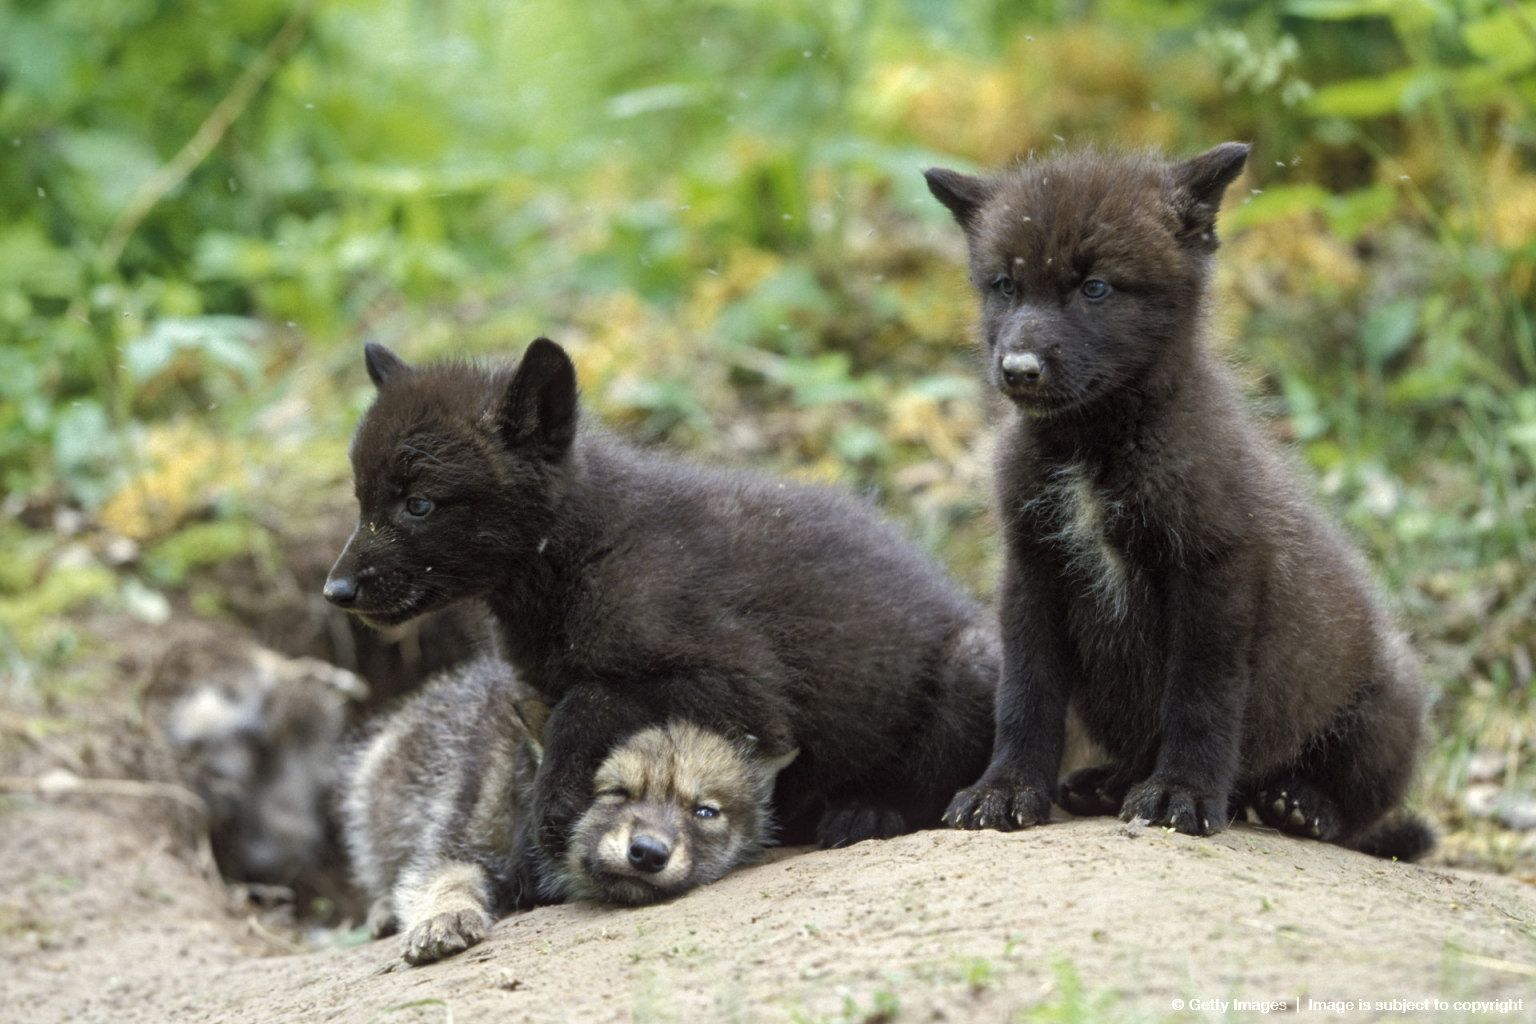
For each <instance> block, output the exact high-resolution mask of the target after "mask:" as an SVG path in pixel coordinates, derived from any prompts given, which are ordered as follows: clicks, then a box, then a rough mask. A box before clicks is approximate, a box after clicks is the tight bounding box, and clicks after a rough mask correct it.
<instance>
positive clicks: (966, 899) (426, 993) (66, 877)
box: [0, 800, 1536, 1024]
mask: <svg viewBox="0 0 1536 1024" xmlns="http://www.w3.org/2000/svg"><path fill="white" fill-rule="evenodd" d="M150 833H151V830H150V829H149V828H148V826H147V825H145V824H144V823H142V822H134V821H132V820H130V819H128V818H127V817H124V816H119V815H116V814H114V813H108V812H107V811H106V810H103V809H89V808H85V807H81V806H79V805H73V806H65V805H53V806H50V805H46V804H40V803H36V802H33V801H30V800H27V801H12V802H10V803H9V804H7V805H6V807H5V809H4V810H3V811H0V956H3V957H4V963H5V965H6V966H5V968H4V976H3V983H0V992H3V997H0V1019H3V1020H5V1021H18V1022H22V1021H25V1022H33V1021H71V1022H80V1024H84V1022H92V1021H113V1022H121V1024H130V1022H155V1024H160V1022H164V1021H221V1022H222V1021H241V1022H251V1024H259V1022H276V1021H333V1020H334V1021H365V1022H366V1021H390V1022H395V1021H399V1022H411V1021H430V1022H450V1021H451V1022H465V1021H481V1020H487V1021H489V1020H495V1021H534V1022H543V1021H583V1022H587V1021H591V1022H601V1021H620V1020H634V1021H669V1020H687V1021H726V1022H747V1021H862V1022H865V1024H882V1022H888V1021H898V1020H899V1021H972V1020H975V1021H1005V1020H1069V1021H1070V1020H1084V1021H1096V1020H1104V1019H1116V1020H1119V1019H1126V1018H1127V1017H1129V1018H1131V1019H1144V1020H1158V1021H1161V1020H1205V1019H1218V1018H1220V1017H1221V1016H1222V1014H1221V1013H1220V1012H1219V1010H1218V1009H1211V1010H1207V1009H1204V1008H1203V1007H1204V1005H1205V1004H1204V1003H1203V1002H1198V1001H1204V1000H1211V1001H1216V1000H1234V999H1244V1000H1253V1001H1274V1002H1278V1001H1285V1002H1286V1003H1288V1004H1289V1005H1288V1007H1287V1010H1288V1011H1289V1012H1290V1015H1292V1016H1305V1017H1308V1018H1310V1019H1318V1020H1321V1019H1328V1018H1336V1019H1345V1020H1368V1019H1399V1020H1401V1019H1426V1020H1428V1019H1434V1020H1442V1019H1443V1020H1463V1019H1465V1020H1474V1019H1476V1020H1493V1019H1505V1020H1532V1019H1536V887H1533V886H1531V885H1528V884H1523V883H1521V882H1519V881H1515V880H1511V879H1504V878H1498V877H1493V876H1484V875H1476V874H1471V873H1465V872H1459V871H1448V870H1444V869H1438V868H1423V867H1417V866H1410V865H1401V864H1391V863H1384V862H1381V861H1376V860H1372V859H1370V858H1368V857H1365V856H1362V855H1359V854H1354V853H1349V852H1347V851H1343V850H1339V849H1335V848H1332V847H1326V846H1321V845H1319V844H1315V843H1306V842H1302V841H1298V840H1292V839H1287V838H1284V837H1281V836H1278V835H1275V834H1272V833H1268V832H1264V831H1260V830H1257V829H1253V828H1248V827H1239V828H1237V829H1234V830H1232V831H1229V832H1227V833H1224V834H1222V835H1219V836H1217V837H1215V838H1212V839H1192V838H1189V837H1185V836H1180V835H1176V834H1170V833H1166V832H1163V831H1161V830H1151V831H1148V830H1133V829H1130V828H1129V827H1127V826H1123V825H1121V824H1120V823H1119V822H1112V821H1109V820H1074V821H1068V822H1059V823H1057V824H1054V825H1051V826H1049V827H1046V828H1039V829H1035V830H1032V831H1029V832H1024V833H1017V834H1014V835H1000V834H994V833H986V834H960V833H952V832H928V833H922V834H919V835H913V836H907V837H904V838H901V839H897V840H892V841H889V842H882V843H868V844H864V845H862V846H858V847H855V848H852V849H849V850H839V851H828V852H808V851H784V852H781V853H780V854H779V855H778V856H776V857H775V858H774V859H773V860H772V861H771V862H769V863H766V864H762V865H759V866H756V867H752V868H749V869H746V870H743V871H740V872H738V873H737V874H735V875H733V876H731V877H729V878H726V879H724V880H723V881H721V882H719V883H717V884H715V885H713V886H710V887H708V888H706V889H703V890H700V891H698V892H695V893H693V894H692V895H689V896H687V897H685V898H684V899H681V900H679V901H676V902H674V903H672V904H668V905H663V906H655V907H647V908H641V909H633V910H628V909H609V908H601V907H593V906H580V905H577V906H564V907H549V908H544V909H541V910H537V911H534V912H532V913H529V914H524V915H521V916H517V917H514V918H510V919H508V920H505V921H502V922H501V923H500V924H498V925H497V926H496V928H495V929H494V931H493V932H492V933H491V936H490V939H489V940H488V941H487V942H486V943H485V944H484V945H482V946H479V947H477V948H475V949H473V950H471V951H469V952H468V953H467V954H464V955H462V956H460V957H458V958H456V959H453V960H449V961H446V962H444V963H441V964H438V965H435V966H431V967H425V968H406V967H403V966H401V963H400V961H399V960H398V949H397V945H396V941H397V940H394V939H386V940H384V941H382V942H378V943H370V944H366V945H359V946H350V947H347V946H341V945H332V946H330V947H328V948H320V949H316V950H310V951H302V952H296V953H295V952H282V951H281V950H282V949H283V947H282V945H281V940H280V938H279V937H277V936H271V937H263V936H262V935H261V934H260V930H259V928H258V927H257V926H254V925H253V924H252V923H251V922H250V921H249V920H248V919H247V918H245V917H242V916H241V915H239V914H237V913H234V912H232V911H231V910H230V909H229V900H228V899H227V897H226V894H225V893H224V891H223V889H222V888H221V887H220V886H218V885H216V884H212V883H210V882H208V881H206V880H205V879H204V877H202V876H201V875H200V874H199V873H198V871H197V869H196V867H195V866H193V865H192V864H190V863H189V862H188V860H187V859H186V858H185V857H184V856H182V855H179V854H176V853H173V852H172V851H171V850H170V849H169V848H168V846H167V844H165V843H163V842H156V841H154V840H153V839H152V838H147V836H149V835H150ZM1393 999H1398V1000H1411V1001H1416V1000H1425V999H1430V1000H1434V999H1441V1000H1444V1001H1445V1003H1446V1008H1445V1009H1444V1010H1443V1011H1436V1010H1433V1009H1431V1010H1430V1011H1429V1012H1423V1011H1413V1012H1410V1013H1408V1014H1406V1015H1404V1014H1401V1013H1393V1012H1391V1011H1390V1010H1388V1009H1377V1008H1376V1007H1374V1006H1370V1007H1367V1008H1366V1009H1365V1010H1364V1011H1362V1010H1360V1009H1357V1008H1341V1007H1335V1008H1333V1009H1332V1010H1328V1009H1323V1008H1321V1007H1319V1006H1317V1005H1316V1004H1315V1003H1311V1002H1309V1000H1355V1001H1357V1003H1358V1001H1360V1000H1366V1001H1368V1002H1370V1003H1375V1002H1376V1001H1382V1002H1386V1001H1390V1000H1393ZM1494 999H1523V1000H1524V1004H1523V1009H1521V1008H1517V1007H1514V1006H1511V1007H1508V1008H1507V1010H1508V1012H1505V1013H1500V1012H1498V1011H1497V1008H1493V1012H1474V1011H1473V1010H1471V1009H1467V1008H1460V1009H1458V1008H1457V1006H1456V1003H1457V1002H1459V1001H1467V1000H1494ZM1175 1000H1184V1001H1185V1002H1184V1004H1183V1008H1182V1009H1176V1008H1175ZM1192 1006H1194V1007H1197V1008H1193V1009H1192V1008H1191V1007H1192ZM1298 1007H1299V1009H1298ZM1228 1016H1229V1017H1231V1018H1236V1019H1245V1020H1246V1019H1252V1020H1258V1019H1261V1018H1264V1016H1265V1015H1263V1014H1261V1013H1259V1012H1257V1011H1248V1012H1243V1013H1239V1012H1237V1011H1235V1010H1229V1012H1228ZM1265 1019H1267V1018H1265Z"/></svg>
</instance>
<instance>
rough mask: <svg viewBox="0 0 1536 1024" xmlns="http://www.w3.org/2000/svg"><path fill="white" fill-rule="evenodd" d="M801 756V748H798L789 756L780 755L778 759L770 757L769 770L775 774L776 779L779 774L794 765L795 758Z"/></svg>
mask: <svg viewBox="0 0 1536 1024" xmlns="http://www.w3.org/2000/svg"><path fill="white" fill-rule="evenodd" d="M799 756H800V748H799V747H796V748H795V749H793V750H791V751H790V752H789V753H787V754H780V755H779V756H778V757H770V758H769V759H768V761H767V767H768V770H769V771H770V772H772V773H773V774H774V777H777V776H778V774H779V772H781V771H783V770H784V769H785V768H788V767H789V766H790V765H791V764H793V763H794V760H795V758H797V757H799Z"/></svg>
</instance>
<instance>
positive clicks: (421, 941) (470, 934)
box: [405, 909, 491, 966]
mask: <svg viewBox="0 0 1536 1024" xmlns="http://www.w3.org/2000/svg"><path fill="white" fill-rule="evenodd" d="M490 928H491V916H490V915H489V914H487V913H486V912H485V911H483V910H478V909H470V910H454V911H449V912H447V913H443V914H434V915H432V916H431V917H429V918H427V919H426V920H425V921H423V922H421V923H420V924H418V925H417V926H416V927H414V928H412V929H411V933H410V934H409V935H407V936H406V937H405V960H406V962H407V963H410V964H414V965H417V966H420V965H421V964H430V963H434V962H435V961H438V960H441V959H443V958H444V957H448V956H453V954H455V953H462V952H463V951H464V950H466V949H468V948H469V947H470V946H473V945H474V944H475V943H477V942H479V941H480V940H481V939H483V938H485V933H486V932H488V931H490Z"/></svg>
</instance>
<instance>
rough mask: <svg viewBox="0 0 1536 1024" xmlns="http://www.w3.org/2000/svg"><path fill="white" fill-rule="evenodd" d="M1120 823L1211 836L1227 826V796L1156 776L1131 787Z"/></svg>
mask: <svg viewBox="0 0 1536 1024" xmlns="http://www.w3.org/2000/svg"><path fill="white" fill-rule="evenodd" d="M1120 820H1121V821H1130V822H1140V823H1141V824H1143V825H1167V826H1169V827H1171V828H1174V829H1177V830H1178V831H1180V832H1183V833H1184V834H1185V835H1191V836H1208V835H1211V834H1213V833H1216V832H1220V831H1221V830H1222V829H1224V828H1226V827H1227V794H1225V793H1202V792H1200V791H1198V790H1195V789H1193V788H1191V787H1189V786H1185V785H1181V784H1179V783H1176V782H1171V781H1169V780H1167V779H1160V778H1158V777H1157V776H1156V775H1154V776H1152V777H1151V778H1150V779H1148V780H1147V781H1145V782H1142V783H1139V784H1137V785H1135V786H1132V787H1131V790H1130V792H1129V793H1127V794H1126V795H1125V803H1123V804H1122V805H1121V806H1120Z"/></svg>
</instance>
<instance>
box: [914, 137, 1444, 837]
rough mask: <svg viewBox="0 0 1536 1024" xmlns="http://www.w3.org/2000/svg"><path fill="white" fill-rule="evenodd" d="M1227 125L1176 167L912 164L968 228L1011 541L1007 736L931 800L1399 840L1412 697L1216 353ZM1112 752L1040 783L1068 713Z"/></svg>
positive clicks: (1377, 626)
mask: <svg viewBox="0 0 1536 1024" xmlns="http://www.w3.org/2000/svg"><path fill="white" fill-rule="evenodd" d="M1247 156H1248V147H1247V146H1246V145H1243V144H1240V143H1227V144H1225V145H1222V146H1218V147H1216V148H1215V149H1212V150H1211V151H1209V152H1207V153H1204V154H1202V155H1200V156H1198V157H1195V158H1194V159H1192V160H1188V161H1186V162H1183V163H1167V162H1165V161H1163V160H1161V159H1158V158H1156V157H1153V156H1150V155H1142V156H1108V155H1104V154H1101V153H1096V152H1079V153H1075V154H1068V155H1063V156H1058V157H1055V158H1051V159H1045V160H1031V161H1029V162H1027V163H1025V164H1023V165H1022V166H1019V167H1017V168H1015V169H1013V170H1010V171H1006V172H1003V173H1001V174H998V175H996V176H995V177H985V178H983V177H971V176H967V175H964V174H959V173H956V172H954V171H947V170H937V169H935V170H930V171H928V172H927V175H926V176H927V179H928V186H929V188H930V190H931V191H932V192H933V194H934V196H936V197H937V198H938V200H939V201H940V202H942V203H943V204H944V205H945V206H947V207H948V208H949V209H950V211H951V212H952V213H953V214H954V216H955V219H956V220H957V221H959V223H960V226H961V227H962V228H963V229H964V230H965V234H966V239H967V241H968V243H969V248H970V269H971V281H972V283H973V284H974V285H975V287H976V290H977V291H978V292H979V293H980V296H981V331H982V336H983V337H984V339H985V341H986V350H987V357H988V360H989V367H990V375H991V379H992V382H993V383H994V384H995V385H996V386H997V387H998V388H999V389H1000V390H1001V391H1002V392H1003V394H1004V395H1006V396H1007V397H1008V398H1009V399H1011V400H1012V403H1013V405H1014V408H1015V410H1016V412H1015V414H1014V415H1013V416H1012V417H1011V419H1010V421H1009V422H1008V424H1007V425H1006V426H1005V427H1004V428H1003V433H1002V437H1001V439H1000V444H999V448H998V464H997V499H998V504H999V511H1000V515H1001V518H1002V522H1003V528H1004V531H1005V534H1004V536H1005V542H1006V545H1007V562H1006V566H1005V570H1004V578H1003V584H1002V593H1001V600H1002V624H1003V625H1002V628H1003V644H1004V666H1005V667H1004V673H1003V681H1002V684H1001V689H1000V693H999V700H998V712H997V745H996V749H995V751H994V753H993V756H992V763H991V765H990V767H989V768H988V769H987V771H986V773H985V774H984V775H983V776H982V778H981V779H980V781H978V782H977V783H976V784H975V785H973V786H971V787H970V788H969V789H967V790H965V791H963V792H962V793H960V794H959V795H958V796H957V797H956V798H955V800H954V802H953V803H952V804H951V805H950V807H949V810H948V811H947V813H946V820H947V821H948V822H949V823H950V824H953V825H957V826H960V827H962V828H999V829H1011V828H1018V827H1024V826H1028V825H1034V824H1036V823H1040V822H1045V821H1047V820H1048V819H1049V817H1050V810H1051V800H1052V797H1053V795H1056V796H1058V799H1059V800H1060V803H1061V804H1062V806H1063V807H1065V808H1066V809H1067V810H1069V811H1071V812H1073V813H1076V814H1114V813H1119V815H1120V816H1121V817H1122V818H1124V819H1125V820H1127V821H1131V820H1135V821H1141V822H1148V823H1156V824H1163V825H1171V826H1173V827H1175V828H1177V829H1178V830H1179V831H1181V832H1186V833H1191V834H1195V835H1206V834H1209V833H1211V832H1215V831H1217V830H1219V829H1221V828H1223V827H1224V826H1225V825H1226V824H1227V822H1228V821H1229V820H1230V819H1231V818H1232V817H1234V816H1235V815H1236V814H1237V813H1239V812H1240V811H1241V809H1242V807H1243V806H1244V805H1245V804H1247V805H1252V806H1253V807H1254V808H1255V809H1256V810H1257V812H1258V814H1259V816H1260V818H1261V819H1262V820H1263V821H1264V822H1266V823H1267V824H1269V825H1272V826H1274V827H1276V828H1279V829H1281V830H1283V831H1286V832H1290V833H1293V834H1297V835H1302V836H1310V837H1314V838H1318V839H1323V840H1327V841H1330V842H1335V843H1341V844H1344V845H1349V846H1354V847H1356V848H1360V849H1366V850H1369V851H1370V852H1374V853H1378V854H1380V855H1383V856H1398V857H1403V858H1410V857H1414V856H1418V855H1420V854H1422V853H1423V852H1425V850H1427V849H1428V847H1429V846H1430V845H1431V844H1432V841H1433V838H1432V835H1431V834H1430V832H1429V831H1428V829H1427V828H1425V827H1424V826H1423V825H1422V824H1421V823H1419V822H1417V821H1414V820H1411V819H1408V818H1406V817H1404V816H1401V815H1398V814H1396V813H1394V812H1396V811H1397V809H1398V807H1399V804H1400V803H1401V801H1402V799H1403V795H1404V791H1405V789H1406V787H1407V785H1408V783H1409V781H1410V779H1411V777H1412V775H1413V771H1414V765H1415V761H1416V757H1417V751H1418V747H1419V739H1420V730H1421V719H1422V716H1423V710H1424V698H1423V696H1422V692H1421V685H1420V681H1419V670H1418V667H1417V663H1416V661H1415V659H1414V657H1413V655H1412V653H1411V652H1410V650H1409V649H1408V647H1407V644H1406V642H1405V640H1404V638H1403V637H1402V635H1401V634H1400V633H1399V632H1398V630H1397V629H1396V628H1395V627H1394V625H1393V623H1392V621H1391V620H1390V619H1389V617H1388V616H1387V614H1386V613H1385V612H1384V611H1383V610H1382V607H1381V604H1380V602H1379V600H1378V598H1377V596H1376V594H1375V592H1374V590H1373V587H1372V585H1371V583H1370V579H1369V574H1368V572H1367V570H1366V567H1365V565H1364V564H1363V562H1362V560H1361V558H1360V557H1359V556H1358V555H1357V554H1356V552H1355V551H1354V550H1353V549H1352V548H1351V546H1350V545H1349V543H1348V542H1347V541H1346V540H1345V539H1344V537H1343V536H1341V534H1340V532H1339V531H1338V530H1337V529H1336V528H1335V527H1334V526H1333V525H1332V524H1331V523H1330V522H1329V521H1328V519H1327V518H1326V517H1325V516H1324V515H1323V514H1322V513H1321V512H1320V511H1319V510H1318V508H1317V507H1316V505H1315V504H1314V502H1313V501H1312V500H1311V499H1310V497H1309V495H1308V489H1307V487H1306V486H1304V485H1303V484H1302V483H1301V482H1300V478H1299V477H1298V475H1297V474H1296V472H1295V471H1294V470H1293V469H1292V468H1291V466H1290V464H1289V460H1288V459H1287V458H1286V457H1285V456H1284V454H1283V453H1282V452H1281V451H1280V450H1279V449H1278V447H1277V446H1276V445H1275V444H1274V443H1272V442H1271V441H1269V440H1268V439H1266V437H1265V436H1264V434H1263V432H1262V431H1261V430H1260V429H1259V428H1258V427H1257V426H1256V425H1255V423H1254V421H1253V420H1252V419H1251V418H1250V417H1249V415H1248V414H1247V412H1246V411H1245V410H1244V406H1243V402H1242V400H1241V397H1240V395H1239V390H1238V388H1237V387H1236V386H1235V384H1234V381H1233V379H1232V376H1231V374H1230V373H1229V372H1228V370H1227V369H1226V368H1225V367H1224V366H1223V365H1222V364H1221V362H1220V360H1218V359H1217V358H1216V357H1215V356H1213V355H1212V354H1211V352H1210V351H1209V350H1208V349H1207V347H1206V345H1205V342H1204V337H1203V335H1204V315H1205V296H1206V291H1207V282H1208V278H1209V275H1210V267H1211V257H1212V254H1213V253H1214V252H1215V251H1216V247H1217V241H1216V234H1215V229H1216V211H1217V208H1218V206H1219V205H1220V203H1221V198H1222V194H1223V192H1224V191H1225V189H1226V187H1227V185H1228V184H1230V183H1231V182H1232V180H1233V179H1234V178H1236V177H1237V175H1238V174H1239V172H1240V171H1241V170H1242V168H1243V164H1244V162H1245V161H1246V160H1247ZM1069 706H1070V707H1071V708H1072V709H1073V710H1075V711H1076V712H1077V713H1078V714H1079V715H1080V716H1081V718H1082V720H1083V722H1084V724H1085V725H1086V727H1087V730H1088V732H1089V734H1090V735H1091V736H1092V738H1093V739H1095V740H1096V741H1097V742H1098V743H1100V744H1101V745H1102V746H1104V747H1105V748H1106V750H1107V751H1108V752H1109V755H1110V758H1111V760H1110V761H1109V763H1107V764H1102V765H1099V766H1097V767H1092V768H1085V769H1082V770H1079V771H1075V772H1072V773H1071V774H1069V775H1068V776H1067V777H1066V778H1065V779H1063V780H1062V782H1061V786H1060V790H1059V793H1058V789H1057V785H1056V774H1057V772H1058V770H1059V765H1060V761H1061V755H1062V730H1063V720H1064V718H1065V716H1066V713H1067V709H1068V707H1069Z"/></svg>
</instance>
